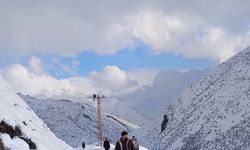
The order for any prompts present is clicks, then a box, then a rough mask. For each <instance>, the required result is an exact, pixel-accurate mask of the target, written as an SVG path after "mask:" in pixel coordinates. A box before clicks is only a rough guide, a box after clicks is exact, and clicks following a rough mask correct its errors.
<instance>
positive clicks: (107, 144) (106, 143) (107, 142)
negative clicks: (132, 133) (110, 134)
mask: <svg viewBox="0 0 250 150" xmlns="http://www.w3.org/2000/svg"><path fill="white" fill-rule="evenodd" d="M103 147H104V148H105V150H109V149H110V143H109V141H108V140H105V141H104V142H103Z"/></svg>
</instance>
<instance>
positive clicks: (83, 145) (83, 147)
mask: <svg viewBox="0 0 250 150" xmlns="http://www.w3.org/2000/svg"><path fill="white" fill-rule="evenodd" d="M82 149H83V150H84V149H85V143H84V142H82Z"/></svg>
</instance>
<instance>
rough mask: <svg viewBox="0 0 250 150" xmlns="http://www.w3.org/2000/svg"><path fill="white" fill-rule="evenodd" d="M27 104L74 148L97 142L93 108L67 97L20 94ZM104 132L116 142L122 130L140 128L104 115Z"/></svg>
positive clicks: (117, 118)
mask: <svg viewBox="0 0 250 150" xmlns="http://www.w3.org/2000/svg"><path fill="white" fill-rule="evenodd" d="M19 95H20V97H21V98H23V99H24V100H25V101H26V103H27V104H28V105H29V106H30V107H31V108H32V109H33V110H34V111H35V112H36V113H37V115H38V116H39V117H40V118H41V119H43V120H44V122H45V123H46V124H47V126H48V127H49V128H50V129H51V130H52V131H53V132H54V133H55V135H56V136H58V137H59V138H61V139H63V140H64V141H66V143H68V144H69V145H71V146H73V147H79V146H80V145H81V143H82V142H83V141H84V142H85V143H86V144H91V143H95V142H97V141H98V140H97V131H98V130H97V126H98V124H97V121H98V120H97V115H96V109H95V108H94V107H92V106H90V105H88V104H80V103H75V102H71V101H69V100H53V99H37V98H34V97H31V96H24V95H21V94H19ZM103 126H104V134H105V136H107V137H108V138H109V139H110V140H111V142H115V141H116V140H117V139H118V137H119V136H120V133H121V132H122V131H124V130H125V131H131V130H133V129H136V128H139V126H138V125H135V124H132V123H130V122H128V121H125V120H123V119H121V118H119V117H116V116H113V115H110V114H106V113H104V114H103Z"/></svg>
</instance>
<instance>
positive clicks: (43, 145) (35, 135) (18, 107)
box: [0, 76, 72, 150]
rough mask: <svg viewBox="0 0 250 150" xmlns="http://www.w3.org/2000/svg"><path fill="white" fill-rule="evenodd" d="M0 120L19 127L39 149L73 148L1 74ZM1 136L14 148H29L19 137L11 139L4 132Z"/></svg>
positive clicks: (5, 143)
mask: <svg viewBox="0 0 250 150" xmlns="http://www.w3.org/2000/svg"><path fill="white" fill-rule="evenodd" d="M0 121H4V122H5V123H7V124H8V125H10V126H11V127H13V128H14V127H17V128H19V129H20V130H21V133H22V136H23V137H25V138H28V139H31V140H32V141H33V142H34V143H35V145H36V147H37V149H38V150H72V148H71V147H70V146H68V145H67V144H66V143H64V142H63V141H61V140H60V139H58V138H57V137H56V136H55V135H54V134H53V133H52V132H51V131H50V130H49V129H48V128H47V127H46V125H45V124H44V123H43V121H42V120H41V119H39V118H38V117H37V116H36V114H35V113H34V112H33V111H32V110H31V109H30V107H29V106H28V105H27V104H26V103H25V102H24V101H23V100H22V99H21V98H20V97H19V96H18V95H16V94H15V93H14V91H13V90H12V88H11V87H10V85H9V84H8V83H6V81H4V79H3V78H2V77H1V76H0ZM1 130H2V129H1ZM0 137H1V141H2V142H3V144H4V145H5V146H8V147H10V148H12V149H13V150H14V149H18V150H22V149H27V144H25V142H24V141H23V140H21V139H20V138H18V137H13V139H10V137H9V135H8V134H2V133H0ZM16 146H18V147H16Z"/></svg>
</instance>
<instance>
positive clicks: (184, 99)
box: [147, 47, 250, 150]
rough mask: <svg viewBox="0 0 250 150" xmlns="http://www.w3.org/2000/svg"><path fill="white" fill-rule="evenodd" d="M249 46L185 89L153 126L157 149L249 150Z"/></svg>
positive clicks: (152, 134)
mask: <svg viewBox="0 0 250 150" xmlns="http://www.w3.org/2000/svg"><path fill="white" fill-rule="evenodd" d="M249 108H250V47H249V48H246V49H245V50H244V51H242V52H240V53H238V54H237V55H235V56H234V57H232V58H230V59H229V60H228V61H226V62H224V63H222V64H221V65H219V66H218V68H217V69H216V70H215V71H214V72H212V73H209V74H207V75H205V76H203V77H202V78H201V79H200V80H198V81H196V82H194V83H193V84H192V85H191V86H190V87H188V88H186V89H185V90H184V91H183V92H182V94H181V95H180V96H179V97H177V98H176V99H175V101H174V102H173V103H171V104H170V105H169V106H168V107H167V111H166V113H165V121H164V124H163V126H162V128H163V129H162V130H163V131H162V132H161V129H160V124H158V127H154V128H152V129H151V130H150V131H149V133H148V134H147V138H151V142H150V143H149V144H148V146H151V148H152V149H155V150H200V149H202V150H215V149H226V150H249V149H250V141H249V139H250V109H249Z"/></svg>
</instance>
